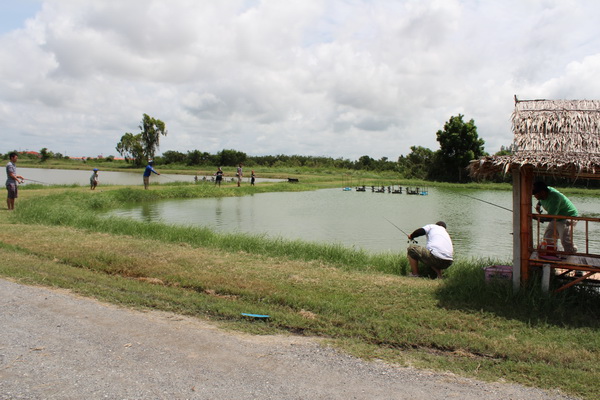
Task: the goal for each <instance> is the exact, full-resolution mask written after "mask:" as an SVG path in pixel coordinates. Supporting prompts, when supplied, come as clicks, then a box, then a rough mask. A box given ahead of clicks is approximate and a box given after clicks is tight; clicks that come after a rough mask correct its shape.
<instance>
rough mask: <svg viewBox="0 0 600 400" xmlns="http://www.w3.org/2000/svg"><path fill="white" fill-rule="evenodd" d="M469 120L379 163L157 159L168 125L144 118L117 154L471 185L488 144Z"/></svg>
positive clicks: (239, 156)
mask: <svg viewBox="0 0 600 400" xmlns="http://www.w3.org/2000/svg"><path fill="white" fill-rule="evenodd" d="M463 118H464V116H463V115H461V114H459V115H458V116H452V117H450V119H449V120H448V121H447V122H446V123H445V124H444V128H443V129H441V130H439V131H437V133H436V138H437V141H438V143H439V144H440V149H439V150H437V151H433V150H430V149H428V148H425V147H421V146H413V147H411V152H410V153H409V154H408V155H407V156H403V155H401V156H399V157H398V159H397V160H390V159H388V158H387V157H382V158H380V159H374V158H372V157H370V156H368V155H364V156H362V157H360V158H359V159H358V160H355V161H352V160H349V159H346V158H332V157H324V156H321V157H315V156H302V155H285V154H279V155H274V156H273V155H268V156H249V155H247V154H246V153H244V152H242V151H238V150H233V149H223V150H221V151H220V152H218V153H216V154H211V153H208V152H203V151H201V150H190V151H188V152H186V153H183V152H180V151H175V150H168V151H165V152H163V154H162V156H158V157H155V154H154V153H155V151H156V149H157V148H158V145H159V141H160V136H161V135H166V134H167V131H166V130H165V124H164V122H162V121H160V120H158V119H154V118H151V117H150V116H148V115H147V114H144V115H143V119H142V123H141V124H140V126H139V128H140V133H138V134H135V135H134V134H132V133H125V135H123V136H122V137H121V141H120V142H119V143H118V144H117V147H116V150H117V151H118V152H119V153H120V154H121V155H123V156H124V157H125V160H126V161H127V162H131V163H133V164H134V165H137V166H141V165H142V164H144V163H145V162H146V161H147V160H148V159H150V158H153V159H154V162H155V164H157V165H160V164H165V165H167V164H185V165H187V166H199V167H200V166H222V167H234V166H237V165H238V164H240V163H243V164H245V165H247V166H249V167H253V166H261V167H309V168H342V169H349V170H365V171H393V172H397V173H398V174H400V175H401V176H403V177H405V178H416V179H429V180H438V181H449V182H466V181H468V180H469V177H468V176H467V173H466V170H465V168H466V167H467V165H468V164H469V161H471V160H474V159H477V158H479V157H481V156H484V155H487V153H486V152H485V150H484V141H483V139H481V138H479V135H478V134H477V127H476V126H475V122H474V121H473V120H472V119H471V120H470V121H464V120H463Z"/></svg>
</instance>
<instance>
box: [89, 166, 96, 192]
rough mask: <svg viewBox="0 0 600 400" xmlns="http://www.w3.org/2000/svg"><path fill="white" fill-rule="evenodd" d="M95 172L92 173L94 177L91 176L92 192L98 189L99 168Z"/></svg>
mask: <svg viewBox="0 0 600 400" xmlns="http://www.w3.org/2000/svg"><path fill="white" fill-rule="evenodd" d="M93 171H94V172H93V173H92V176H90V189H91V190H94V189H96V186H98V168H94V170H93Z"/></svg>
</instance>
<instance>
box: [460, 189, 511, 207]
mask: <svg viewBox="0 0 600 400" xmlns="http://www.w3.org/2000/svg"><path fill="white" fill-rule="evenodd" d="M454 193H456V194H457V195H459V196H465V197H468V198H470V199H473V200H479V201H481V202H483V203H487V204H490V205H492V206H494V207H498V208H501V209H503V210H506V211H510V212H513V210H511V209H510V208H506V207H502V206H499V205H498V204H494V203H492V202H489V201H485V200H481V199H478V198H477V197H473V196H469V195H468V194H463V193H458V192H454Z"/></svg>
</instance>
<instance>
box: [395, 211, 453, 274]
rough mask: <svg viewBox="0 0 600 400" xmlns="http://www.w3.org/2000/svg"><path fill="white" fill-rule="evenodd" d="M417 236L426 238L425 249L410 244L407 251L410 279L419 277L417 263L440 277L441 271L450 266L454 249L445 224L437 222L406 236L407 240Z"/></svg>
mask: <svg viewBox="0 0 600 400" xmlns="http://www.w3.org/2000/svg"><path fill="white" fill-rule="evenodd" d="M419 236H427V244H426V245H425V247H423V246H418V245H416V244H411V245H410V246H408V249H407V252H406V253H407V256H408V262H409V264H410V269H411V272H412V273H411V274H410V275H409V276H411V277H417V276H419V261H421V262H422V263H423V264H425V265H427V266H428V267H430V268H431V269H433V270H434V271H435V273H436V274H437V277H438V278H441V277H442V270H444V269H447V268H448V267H450V266H451V265H452V262H453V256H454V249H453V247H452V239H451V238H450V235H449V234H448V231H447V230H446V223H445V222H444V221H438V222H436V223H435V224H429V225H425V226H424V227H422V228H419V229H417V230H415V231H414V232H413V233H411V234H410V235H408V239H409V240H414V239H415V238H416V237H419Z"/></svg>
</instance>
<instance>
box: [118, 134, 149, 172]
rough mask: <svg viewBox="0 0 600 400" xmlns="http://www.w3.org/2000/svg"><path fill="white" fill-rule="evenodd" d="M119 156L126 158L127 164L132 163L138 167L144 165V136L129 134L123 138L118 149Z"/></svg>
mask: <svg viewBox="0 0 600 400" xmlns="http://www.w3.org/2000/svg"><path fill="white" fill-rule="evenodd" d="M116 149H117V151H118V152H119V154H121V155H122V156H123V157H125V161H126V162H132V163H133V165H135V166H136V167H141V166H142V165H143V164H144V147H143V145H142V134H141V133H138V134H137V135H134V134H133V133H130V132H127V133H125V134H124V135H123V136H121V141H120V142H119V143H117V147H116Z"/></svg>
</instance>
